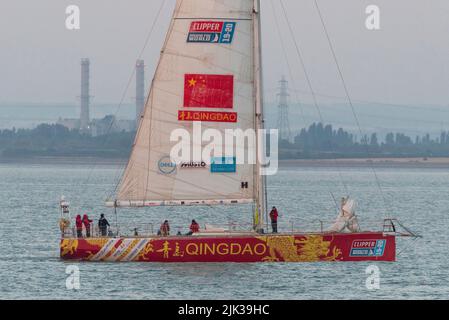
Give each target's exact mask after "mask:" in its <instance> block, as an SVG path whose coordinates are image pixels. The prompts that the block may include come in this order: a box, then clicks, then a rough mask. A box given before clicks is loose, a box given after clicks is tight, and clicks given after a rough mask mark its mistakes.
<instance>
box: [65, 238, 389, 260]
mask: <svg viewBox="0 0 449 320" xmlns="http://www.w3.org/2000/svg"><path fill="white" fill-rule="evenodd" d="M61 258H62V259H65V260H82V261H111V262H115V261H135V262H175V263H176V262H242V263H253V262H317V261H395V259H396V238H395V236H393V235H385V234H382V233H371V232H369V233H354V234H295V235H289V234H283V235H282V234H281V235H260V236H259V235H245V236H222V237H219V236H214V237H212V236H204V237H197V236H193V237H168V238H162V237H155V238H90V239H62V240H61Z"/></svg>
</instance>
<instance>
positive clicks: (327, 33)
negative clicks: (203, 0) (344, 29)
mask: <svg viewBox="0 0 449 320" xmlns="http://www.w3.org/2000/svg"><path fill="white" fill-rule="evenodd" d="M281 3H282V0H281ZM314 3H315V7H316V10H317V12H318V15H319V17H320V20H321V25H322V26H323V30H324V33H325V35H326V38H327V42H328V44H329V48H330V50H331V53H332V56H333V59H334V61H335V64H336V67H337V70H338V74H339V76H340V79H341V82H342V85H343V88H344V91H345V95H346V98H347V100H348V103H349V105H350V107H351V110H352V114H353V116H354V119H355V122H356V124H357V127H358V129H359V132H360V135H361V136H362V137H363V131H362V127H361V125H360V121H359V117H358V116H357V112H356V110H355V107H354V104H353V102H352V99H351V95H350V94H349V89H348V86H347V84H346V80H345V78H344V76H343V71H342V69H341V66H340V63H339V60H338V58H337V54H336V52H335V49H334V45H333V43H332V40H331V38H330V35H329V32H328V30H327V27H326V23H325V22H324V18H323V15H322V13H321V9H320V6H319V5H318V0H314ZM367 143H368V142H367V141H365V143H364V144H363V145H364V146H365V148H366V153H367V155H368V157H369V156H370V152H369V148H368V145H367ZM370 167H371V170H372V172H373V174H374V177H375V180H376V184H377V188H378V189H379V192H380V194H381V196H382V199H383V202H384V206H385V210H386V212H385V213H386V215H387V217H388V209H387V208H388V205H387V199H386V197H385V194H384V192H383V190H382V186H381V184H380V179H379V176H378V174H377V172H376V169H375V168H374V166H373V165H372V164H370Z"/></svg>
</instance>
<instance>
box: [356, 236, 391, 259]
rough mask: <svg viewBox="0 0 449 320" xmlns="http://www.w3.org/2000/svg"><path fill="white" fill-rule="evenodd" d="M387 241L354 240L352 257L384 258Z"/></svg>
mask: <svg viewBox="0 0 449 320" xmlns="http://www.w3.org/2000/svg"><path fill="white" fill-rule="evenodd" d="M386 244H387V240H354V241H353V242H352V246H351V253H350V256H351V257H382V256H383V255H384V252H385V246H386Z"/></svg>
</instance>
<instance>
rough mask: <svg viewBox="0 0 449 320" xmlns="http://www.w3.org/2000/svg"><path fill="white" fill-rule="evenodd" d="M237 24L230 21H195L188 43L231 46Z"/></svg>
mask: <svg viewBox="0 0 449 320" xmlns="http://www.w3.org/2000/svg"><path fill="white" fill-rule="evenodd" d="M235 27H236V23H235V22H229V21H193V22H192V23H191V24H190V30H189V34H188V37H187V42H191V43H223V44H230V43H232V41H233V39H234V31H235Z"/></svg>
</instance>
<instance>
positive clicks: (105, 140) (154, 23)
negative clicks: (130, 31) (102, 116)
mask: <svg viewBox="0 0 449 320" xmlns="http://www.w3.org/2000/svg"><path fill="white" fill-rule="evenodd" d="M165 3H166V2H165V1H161V4H160V6H159V8H158V11H157V13H156V17H155V19H154V21H153V24H152V25H151V28H150V30H149V32H148V33H147V36H146V39H145V42H144V45H143V47H142V49H141V50H140V52H139V55H138V58H137V59H136V60H139V59H141V58H142V56H143V54H144V52H145V49H146V48H147V46H148V43H149V42H150V39H151V37H152V35H153V32H154V28H155V27H156V23H157V21H158V20H159V17H160V15H161V13H162V10H163V8H164V6H165ZM135 72H136V70H135V68H133V71H132V72H131V75H130V77H129V79H128V82H127V84H126V87H125V90H124V91H123V93H122V96H121V99H120V102H119V104H118V106H117V108H116V110H115V113H114V120H113V121H111V123H110V124H109V126H108V128H107V130H106V134H105V137H104V140H103V143H102V146H105V145H106V143H107V142H108V138H109V133H110V132H111V130H112V127H113V126H114V124H115V122H116V117H115V116H116V115H117V114H118V112H119V111H120V109H121V107H122V105H123V102H124V101H125V99H126V95H127V93H128V90H129V87H130V86H131V83H132V81H133V78H134V75H135ZM97 164H98V160H97V159H96V160H95V161H94V165H93V166H92V168H91V169H90V171H89V174H88V177H87V179H86V182H85V184H88V183H89V180H90V178H91V177H92V173H93V171H94V169H95V168H96V166H97ZM116 179H117V175H116V176H115V179H114V180H115V181H116ZM107 194H108V192H106V194H105V196H106V195H107Z"/></svg>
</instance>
